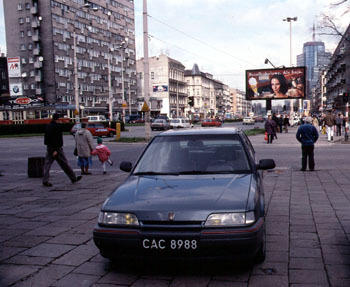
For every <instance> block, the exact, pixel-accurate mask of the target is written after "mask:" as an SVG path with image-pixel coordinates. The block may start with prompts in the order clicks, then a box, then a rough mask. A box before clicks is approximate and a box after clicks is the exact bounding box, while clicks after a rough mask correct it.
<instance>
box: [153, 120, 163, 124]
mask: <svg viewBox="0 0 350 287" xmlns="http://www.w3.org/2000/svg"><path fill="white" fill-rule="evenodd" d="M154 122H155V123H160V124H162V123H163V122H164V121H163V120H161V119H158V120H155V121H154Z"/></svg>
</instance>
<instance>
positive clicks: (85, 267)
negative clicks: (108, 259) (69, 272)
mask: <svg viewBox="0 0 350 287" xmlns="http://www.w3.org/2000/svg"><path fill="white" fill-rule="evenodd" d="M109 271H110V268H109V264H104V263H101V262H85V263H84V264H82V265H80V266H79V267H78V268H76V269H75V270H74V273H80V274H88V275H97V276H100V277H101V276H103V275H105V274H107V273H108V272H109Z"/></svg>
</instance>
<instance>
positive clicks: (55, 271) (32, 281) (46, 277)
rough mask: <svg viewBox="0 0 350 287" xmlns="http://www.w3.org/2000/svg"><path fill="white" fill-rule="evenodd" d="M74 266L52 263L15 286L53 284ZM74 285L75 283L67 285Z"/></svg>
mask: <svg viewBox="0 0 350 287" xmlns="http://www.w3.org/2000/svg"><path fill="white" fill-rule="evenodd" d="M72 269H73V268H72V267H68V266H57V265H50V266H48V267H44V268H42V269H41V270H40V271H39V272H38V273H35V274H33V275H32V276H30V277H29V278H27V279H26V280H25V281H23V282H19V283H17V284H16V285H15V287H28V286H33V287H34V286H35V287H47V286H52V285H53V284H54V283H55V282H56V281H57V280H59V279H61V278H62V277H64V276H65V275H66V274H68V273H69V272H71V271H72ZM67 286H73V285H69V284H68V285H67Z"/></svg>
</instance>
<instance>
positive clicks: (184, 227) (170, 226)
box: [141, 221, 203, 231]
mask: <svg viewBox="0 0 350 287" xmlns="http://www.w3.org/2000/svg"><path fill="white" fill-rule="evenodd" d="M202 226H203V222H202V221H141V230H144V231H201V230H202Z"/></svg>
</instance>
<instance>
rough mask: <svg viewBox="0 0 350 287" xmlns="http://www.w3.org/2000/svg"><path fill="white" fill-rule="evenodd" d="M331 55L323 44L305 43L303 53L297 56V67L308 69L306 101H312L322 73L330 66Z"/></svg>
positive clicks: (316, 42)
mask: <svg viewBox="0 0 350 287" xmlns="http://www.w3.org/2000/svg"><path fill="white" fill-rule="evenodd" d="M331 55H332V54H331V53H329V52H326V51H325V45H324V43H323V42H320V41H312V42H306V43H304V45H303V53H302V54H300V55H298V56H297V66H305V67H306V99H309V100H311V99H312V89H313V88H315V86H316V85H317V81H318V79H319V77H320V71H321V70H322V69H324V68H325V67H326V66H327V65H328V63H329V59H330V57H331Z"/></svg>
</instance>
